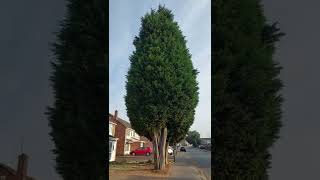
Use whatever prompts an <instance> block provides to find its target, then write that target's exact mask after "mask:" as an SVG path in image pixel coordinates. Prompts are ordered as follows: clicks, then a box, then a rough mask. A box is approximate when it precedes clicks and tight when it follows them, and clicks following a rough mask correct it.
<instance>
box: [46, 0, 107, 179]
mask: <svg viewBox="0 0 320 180" xmlns="http://www.w3.org/2000/svg"><path fill="white" fill-rule="evenodd" d="M67 2H68V8H67V15H66V18H65V19H64V20H63V21H62V23H61V30H60V31H59V32H58V33H57V40H56V42H55V43H53V53H54V55H55V60H54V61H52V67H53V73H52V76H51V78H50V80H51V82H52V87H53V92H54V103H53V106H52V107H50V108H48V112H47V114H48V119H49V124H50V126H51V128H52V130H51V133H50V135H51V137H52V140H53V142H54V144H55V148H54V150H53V152H54V154H55V155H56V170H57V172H58V173H59V174H60V175H61V176H62V178H63V179H65V180H105V179H106V178H107V177H106V163H107V145H106V144H107V143H106V132H107V129H106V128H105V127H106V115H107V88H106V87H107V73H108V72H107V43H108V40H107V33H108V31H107V6H106V5H107V1H104V0H91V1H85V0H68V1H67Z"/></svg>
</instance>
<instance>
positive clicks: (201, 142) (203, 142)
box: [200, 138, 211, 145]
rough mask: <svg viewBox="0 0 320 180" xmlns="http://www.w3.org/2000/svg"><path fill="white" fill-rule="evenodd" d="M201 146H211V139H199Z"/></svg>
mask: <svg viewBox="0 0 320 180" xmlns="http://www.w3.org/2000/svg"><path fill="white" fill-rule="evenodd" d="M200 144H201V145H209V144H211V138H200Z"/></svg>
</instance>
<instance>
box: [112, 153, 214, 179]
mask: <svg viewBox="0 0 320 180" xmlns="http://www.w3.org/2000/svg"><path fill="white" fill-rule="evenodd" d="M186 150H187V152H178V154H177V156H176V162H175V163H174V164H173V166H172V169H171V171H170V177H149V176H137V175H128V176H117V177H109V178H110V179H111V180H150V179H155V180H209V179H211V151H207V150H202V149H198V148H193V147H186Z"/></svg>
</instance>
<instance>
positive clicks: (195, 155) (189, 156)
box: [176, 147, 211, 180]
mask: <svg viewBox="0 0 320 180" xmlns="http://www.w3.org/2000/svg"><path fill="white" fill-rule="evenodd" d="M186 151H187V152H180V151H179V152H178V155H177V157H176V162H177V163H183V164H185V165H189V166H194V167H196V168H198V169H199V170H201V171H202V172H203V174H204V176H205V177H206V178H207V179H208V180H209V179H211V151H207V150H202V149H199V148H193V147H186Z"/></svg>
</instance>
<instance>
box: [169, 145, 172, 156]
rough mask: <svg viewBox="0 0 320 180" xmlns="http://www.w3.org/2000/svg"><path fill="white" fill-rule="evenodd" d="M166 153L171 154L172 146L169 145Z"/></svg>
mask: <svg viewBox="0 0 320 180" xmlns="http://www.w3.org/2000/svg"><path fill="white" fill-rule="evenodd" d="M168 154H169V155H172V154H173V148H172V147H170V146H169V147H168Z"/></svg>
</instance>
